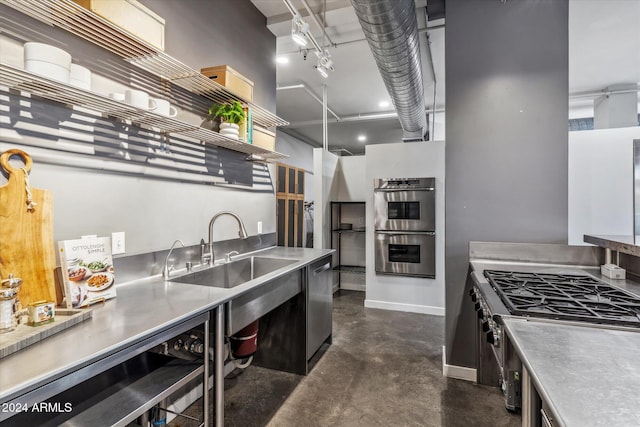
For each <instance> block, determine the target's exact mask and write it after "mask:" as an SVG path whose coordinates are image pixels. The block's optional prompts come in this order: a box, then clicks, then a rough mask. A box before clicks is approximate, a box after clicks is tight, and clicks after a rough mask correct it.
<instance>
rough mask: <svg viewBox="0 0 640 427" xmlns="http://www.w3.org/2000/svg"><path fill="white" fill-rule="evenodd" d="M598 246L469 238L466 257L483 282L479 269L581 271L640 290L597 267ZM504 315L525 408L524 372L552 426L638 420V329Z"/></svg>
mask: <svg viewBox="0 0 640 427" xmlns="http://www.w3.org/2000/svg"><path fill="white" fill-rule="evenodd" d="M585 241H586V238H585ZM602 252H603V251H602V249H600V248H596V247H592V246H567V245H540V244H516V243H490V242H489V243H488V242H472V243H471V244H470V259H471V261H470V265H471V268H472V269H473V271H474V275H475V277H476V279H477V280H478V281H479V282H480V283H481V284H482V285H486V286H489V283H488V281H487V279H486V278H485V277H484V275H483V271H484V270H505V271H521V272H543V273H555V274H585V273H587V274H590V275H592V276H594V277H595V278H597V279H600V280H602V281H604V282H607V283H609V284H612V285H614V286H617V287H619V288H622V289H625V290H627V291H630V292H633V293H635V294H637V295H640V284H638V283H637V282H634V281H632V280H629V279H626V280H613V279H609V278H607V277H605V276H603V275H601V274H600V265H601V264H602V263H603V262H604V256H603V255H604V254H603V253H602ZM502 322H503V325H504V328H505V330H506V333H507V335H508V337H509V340H510V341H511V343H512V345H513V347H514V349H515V351H516V352H517V354H518V356H519V358H520V359H521V361H522V363H523V366H524V368H525V369H526V371H527V372H525V373H523V374H524V375H523V377H524V378H523V408H522V409H523V414H524V412H525V411H527V410H530V409H531V408H525V405H526V403H525V400H527V399H526V395H527V393H528V391H526V390H525V388H526V383H527V381H528V379H527V377H528V378H530V380H531V382H532V383H533V386H534V387H535V389H536V391H537V393H538V394H539V395H540V397H541V398H542V400H543V402H544V403H546V405H547V406H548V408H549V410H550V411H551V415H552V417H553V418H554V424H553V425H554V426H570V427H573V426H579V427H589V426H607V427H608V426H616V427H617V426H638V425H640V406H638V401H639V400H638V399H639V397H638V396H640V362H639V361H638V360H639V359H638V354H640V330H636V329H633V328H627V329H626V330H624V329H612V328H611V327H608V328H607V327H599V326H597V325H593V324H585V323H577V322H560V321H555V320H545V319H540V318H538V319H527V318H522V317H510V316H502ZM533 410H536V408H535V405H534V408H533ZM525 425H527V426H528V425H529V424H527V423H526V422H525V417H524V416H523V426H525Z"/></svg>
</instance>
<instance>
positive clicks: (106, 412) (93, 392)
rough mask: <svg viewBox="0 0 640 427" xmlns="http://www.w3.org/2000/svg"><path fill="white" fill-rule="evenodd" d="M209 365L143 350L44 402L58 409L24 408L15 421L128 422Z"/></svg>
mask: <svg viewBox="0 0 640 427" xmlns="http://www.w3.org/2000/svg"><path fill="white" fill-rule="evenodd" d="M203 373H204V365H203V363H201V362H190V361H185V360H181V359H174V358H171V357H168V356H162V355H159V354H154V353H149V352H147V353H142V354H140V355H138V356H135V357H133V358H132V359H130V360H128V361H126V362H124V363H122V364H120V365H117V366H115V367H113V368H111V369H109V370H107V371H105V372H103V373H101V374H98V375H96V376H94V377H93V378H90V379H88V380H86V381H84V382H81V383H78V384H76V385H74V386H73V387H70V388H68V389H67V390H65V391H64V392H62V393H61V394H58V395H56V396H53V397H51V398H50V399H47V400H46V401H45V402H43V403H44V404H45V405H50V406H48V407H51V406H59V407H60V408H61V409H62V410H60V411H58V412H55V413H47V412H46V411H43V412H40V411H33V410H32V411H24V412H22V413H20V414H17V415H15V417H12V418H9V420H7V423H8V424H9V425H39V426H43V427H49V426H51V427H53V426H102V425H104V426H107V425H108V426H126V425H128V424H129V423H131V422H132V421H135V419H136V418H137V417H139V416H140V415H142V414H144V413H145V412H147V411H149V410H150V409H151V408H152V407H153V406H155V405H156V404H158V403H159V402H161V401H162V400H163V399H166V398H168V397H169V396H171V395H173V394H174V393H176V392H178V391H180V390H181V389H182V388H183V387H184V386H185V385H187V384H188V383H190V382H191V381H193V380H196V379H198V378H201V377H202V375H203Z"/></svg>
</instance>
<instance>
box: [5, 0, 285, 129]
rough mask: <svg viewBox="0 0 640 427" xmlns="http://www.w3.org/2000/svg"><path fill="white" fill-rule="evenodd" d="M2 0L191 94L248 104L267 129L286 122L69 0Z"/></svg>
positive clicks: (255, 120) (254, 117) (258, 121)
mask: <svg viewBox="0 0 640 427" xmlns="http://www.w3.org/2000/svg"><path fill="white" fill-rule="evenodd" d="M3 3H4V4H6V5H7V6H9V7H12V8H13V9H16V10H18V11H20V12H22V13H24V14H25V15H28V16H31V17H32V18H35V19H37V20H38V21H41V22H44V23H46V24H48V25H52V26H55V27H59V28H62V29H64V30H66V31H69V32H70V33H72V34H75V35H77V36H79V37H82V38H83V39H85V40H87V41H89V42H91V43H94V44H96V45H98V46H100V47H102V48H104V49H106V50H109V51H111V52H113V53H115V54H116V55H118V56H120V57H121V58H123V59H124V60H125V61H127V62H129V63H131V64H133V65H135V66H136V67H138V68H141V69H143V70H145V71H148V72H150V73H152V74H154V75H156V76H158V77H160V78H161V79H164V80H167V81H170V82H171V83H173V84H175V85H176V86H180V87H182V88H184V89H186V90H188V91H190V92H192V93H194V94H197V95H201V96H202V97H204V98H207V99H209V100H211V101H214V102H229V101H239V102H241V103H243V104H245V105H247V106H249V107H251V110H252V115H253V121H254V122H255V123H256V124H258V125H260V126H263V127H266V128H269V127H274V126H284V125H287V124H289V122H287V121H286V120H284V119H282V118H280V117H278V116H276V115H275V114H272V113H271V112H269V111H268V110H266V109H264V108H262V107H260V106H259V105H256V104H254V103H253V102H251V101H248V100H246V99H244V98H242V97H240V96H238V95H236V94H234V93H233V92H232V91H230V90H229V89H227V88H225V87H224V86H222V85H220V84H218V83H216V82H215V81H213V80H211V79H209V78H208V77H206V76H204V75H202V74H201V73H200V72H199V71H197V70H195V69H193V68H191V67H189V66H188V65H185V64H183V63H182V62H180V61H178V60H177V59H175V58H173V57H171V56H169V55H167V54H166V53H164V52H162V51H161V50H158V48H156V47H154V46H152V45H150V44H148V43H146V42H145V41H143V40H141V39H139V38H138V37H136V36H134V35H133V34H131V33H129V32H128V31H126V30H124V29H122V28H120V27H118V26H117V25H115V24H113V23H111V22H109V21H107V20H106V19H104V18H102V17H101V16H99V15H97V14H95V13H93V12H91V11H90V10H87V9H85V8H83V7H82V6H80V5H78V4H76V3H74V2H73V1H71V0H41V1H32V0H3Z"/></svg>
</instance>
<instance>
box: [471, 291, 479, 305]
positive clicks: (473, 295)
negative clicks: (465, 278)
mask: <svg viewBox="0 0 640 427" xmlns="http://www.w3.org/2000/svg"><path fill="white" fill-rule="evenodd" d="M469 295H471V301H473V302H476V301H477V300H478V296H477V295H476V293H475V291H474V290H473V289H471V292H469Z"/></svg>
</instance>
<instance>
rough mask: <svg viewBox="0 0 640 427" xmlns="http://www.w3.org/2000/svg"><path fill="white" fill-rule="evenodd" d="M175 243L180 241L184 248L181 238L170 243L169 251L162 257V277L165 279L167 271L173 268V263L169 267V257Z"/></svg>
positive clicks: (167, 274)
mask: <svg viewBox="0 0 640 427" xmlns="http://www.w3.org/2000/svg"><path fill="white" fill-rule="evenodd" d="M176 243H180V244H181V245H182V247H183V248H184V243H182V240H180V239H178V240H176V241H175V242H173V244H172V245H171V248H169V253H168V254H167V257H166V258H165V259H164V268H163V269H162V277H163V278H164V279H165V280H169V272H170V271H171V270H172V269H173V265H172V266H171V267H169V257H170V256H171V252H173V250H174V249H175V246H176Z"/></svg>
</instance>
